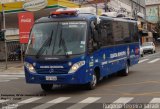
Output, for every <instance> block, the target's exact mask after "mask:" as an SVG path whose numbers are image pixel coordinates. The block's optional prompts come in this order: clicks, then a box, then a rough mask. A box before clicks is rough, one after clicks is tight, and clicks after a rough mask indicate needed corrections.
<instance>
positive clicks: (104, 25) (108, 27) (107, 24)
mask: <svg viewBox="0 0 160 109" xmlns="http://www.w3.org/2000/svg"><path fill="white" fill-rule="evenodd" d="M100 33H101V40H102V46H108V45H113V44H114V39H113V35H112V21H102V22H101V24H100Z"/></svg>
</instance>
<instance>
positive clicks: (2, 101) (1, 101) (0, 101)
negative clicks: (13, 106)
mask: <svg viewBox="0 0 160 109" xmlns="http://www.w3.org/2000/svg"><path fill="white" fill-rule="evenodd" d="M7 101H8V100H0V103H4V102H7Z"/></svg>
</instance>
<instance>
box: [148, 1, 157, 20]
mask: <svg viewBox="0 0 160 109" xmlns="http://www.w3.org/2000/svg"><path fill="white" fill-rule="evenodd" d="M146 14H147V20H148V21H149V22H151V23H157V22H158V21H159V20H160V0H146Z"/></svg>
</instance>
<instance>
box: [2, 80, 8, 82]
mask: <svg viewBox="0 0 160 109" xmlns="http://www.w3.org/2000/svg"><path fill="white" fill-rule="evenodd" d="M9 81H10V80H0V82H9Z"/></svg>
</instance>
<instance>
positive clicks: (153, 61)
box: [148, 58, 160, 64]
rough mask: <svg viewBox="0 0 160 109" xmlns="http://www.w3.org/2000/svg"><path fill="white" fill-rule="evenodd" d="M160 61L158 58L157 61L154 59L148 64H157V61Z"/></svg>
mask: <svg viewBox="0 0 160 109" xmlns="http://www.w3.org/2000/svg"><path fill="white" fill-rule="evenodd" d="M159 60H160V58H157V59H154V60H152V61H150V62H148V63H149V64H151V63H155V62H157V61H159Z"/></svg>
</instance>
